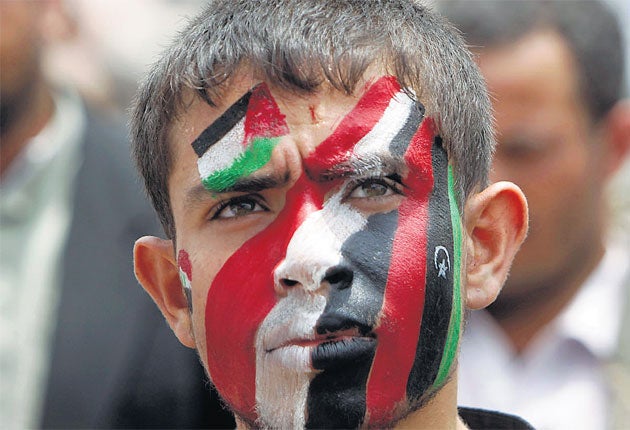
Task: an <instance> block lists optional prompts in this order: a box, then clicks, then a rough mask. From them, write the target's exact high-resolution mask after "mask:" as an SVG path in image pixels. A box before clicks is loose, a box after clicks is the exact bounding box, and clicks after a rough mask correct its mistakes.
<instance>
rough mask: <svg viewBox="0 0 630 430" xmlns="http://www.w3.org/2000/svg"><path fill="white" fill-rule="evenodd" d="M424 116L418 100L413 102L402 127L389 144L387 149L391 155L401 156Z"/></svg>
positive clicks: (422, 107)
mask: <svg viewBox="0 0 630 430" xmlns="http://www.w3.org/2000/svg"><path fill="white" fill-rule="evenodd" d="M423 118H424V106H423V105H422V103H420V102H414V103H413V105H412V106H411V110H410V111H409V116H407V120H406V121H405V124H404V125H403V126H402V128H401V129H400V130H399V131H398V133H397V134H396V136H395V137H394V138H393V139H392V141H391V142H390V144H389V150H390V152H391V154H392V156H393V157H399V158H402V157H403V156H404V155H405V152H406V151H407V147H408V146H409V142H410V141H411V138H412V137H413V136H414V135H415V134H416V131H418V127H419V126H420V123H421V122H422V119H423Z"/></svg>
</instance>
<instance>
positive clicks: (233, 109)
mask: <svg viewBox="0 0 630 430" xmlns="http://www.w3.org/2000/svg"><path fill="white" fill-rule="evenodd" d="M251 95H252V92H251V91H249V92H247V93H246V94H245V95H244V96H243V97H241V98H240V99H239V100H238V101H237V102H236V103H234V104H233V105H232V106H230V108H229V109H228V110H227V111H225V113H223V115H221V116H220V117H219V118H218V119H217V120H216V121H214V122H213V123H212V124H210V125H209V126H208V127H207V128H206V129H205V130H204V131H203V132H202V133H201V134H200V135H199V137H198V138H197V139H195V141H194V142H193V143H192V147H193V149H194V150H195V153H196V154H197V156H198V157H201V156H202V155H203V154H204V153H205V152H206V151H207V150H208V149H209V148H210V147H211V146H212V145H214V144H215V143H217V142H218V141H219V140H221V139H222V138H223V136H225V135H226V134H227V133H228V132H229V131H230V130H232V129H233V128H234V127H235V126H236V124H238V122H239V121H240V120H241V119H243V118H244V117H245V113H246V112H247V106H248V105H249V98H250V96H251Z"/></svg>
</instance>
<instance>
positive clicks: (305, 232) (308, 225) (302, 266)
mask: <svg viewBox="0 0 630 430" xmlns="http://www.w3.org/2000/svg"><path fill="white" fill-rule="evenodd" d="M342 197H343V192H338V193H336V194H335V195H333V196H332V197H331V198H330V199H329V200H328V201H327V202H326V203H325V204H324V207H323V208H322V210H320V211H317V212H314V213H311V214H309V215H308V217H307V218H306V220H304V222H303V223H302V225H301V226H300V227H298V229H297V230H296V231H295V234H294V235H293V237H292V238H291V241H290V242H289V246H288V247H287V253H286V256H285V258H284V260H283V261H282V262H281V263H280V264H279V265H278V266H277V268H276V270H275V272H274V281H275V284H276V285H279V280H280V279H283V278H288V279H291V280H294V281H298V282H300V283H301V284H302V285H303V287H304V288H306V289H308V290H310V291H315V290H317V289H318V288H319V287H320V283H321V281H322V279H323V278H324V275H325V273H326V270H328V268H329V267H332V266H335V265H337V264H339V262H340V261H341V245H342V244H343V243H344V242H345V241H346V240H347V239H348V238H349V237H350V236H351V235H352V234H354V233H356V232H357V231H359V230H361V229H362V228H363V227H365V224H366V223H367V219H366V217H365V216H364V215H363V214H361V213H360V212H358V211H357V210H355V209H354V208H352V207H351V206H350V205H348V204H344V203H342V202H341V200H342Z"/></svg>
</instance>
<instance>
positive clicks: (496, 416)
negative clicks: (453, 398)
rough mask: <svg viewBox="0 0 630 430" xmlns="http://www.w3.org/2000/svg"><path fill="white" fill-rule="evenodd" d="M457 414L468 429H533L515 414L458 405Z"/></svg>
mask: <svg viewBox="0 0 630 430" xmlns="http://www.w3.org/2000/svg"><path fill="white" fill-rule="evenodd" d="M459 416H460V417H461V418H462V419H463V420H464V422H465V423H466V425H467V426H468V427H469V428H470V429H479V430H481V429H519V430H521V429H522V430H532V429H533V427H532V426H531V425H530V424H529V423H528V422H527V421H525V420H523V419H522V418H519V417H517V416H515V415H509V414H504V413H501V412H496V411H489V410H485V409H475V408H464V407H460V408H459Z"/></svg>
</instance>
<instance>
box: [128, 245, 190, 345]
mask: <svg viewBox="0 0 630 430" xmlns="http://www.w3.org/2000/svg"><path fill="white" fill-rule="evenodd" d="M133 257H134V268H135V272H136V278H138V281H139V282H140V284H142V287H143V288H144V289H145V290H146V292H147V293H149V295H150V296H151V297H152V298H153V300H154V301H155V303H156V304H157V306H158V308H160V311H162V314H164V317H165V318H166V321H167V322H168V324H169V325H170V326H171V329H173V332H175V336H177V338H178V339H179V341H180V342H181V343H182V344H184V345H186V346H187V347H189V348H194V347H195V339H194V336H193V332H192V316H191V315H190V311H189V308H188V303H187V301H186V296H185V295H184V292H183V290H182V284H181V281H180V278H179V268H178V266H177V260H176V259H175V254H174V251H173V242H172V241H171V240H164V239H159V238H157V237H153V236H145V237H142V238H140V239H138V240H137V241H136V244H135V246H134V248H133Z"/></svg>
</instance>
